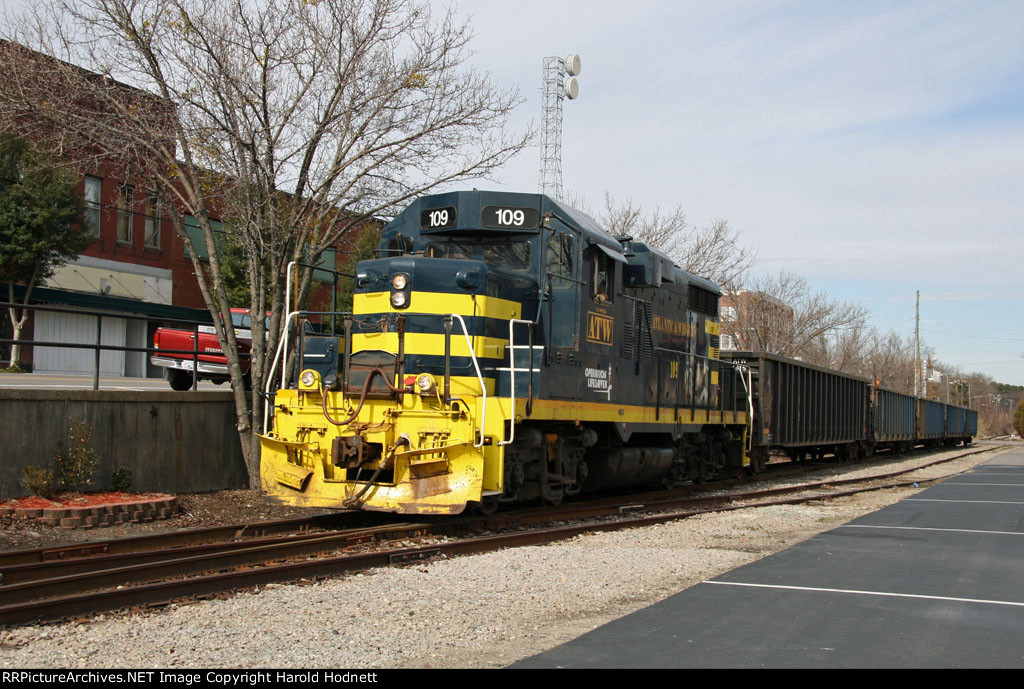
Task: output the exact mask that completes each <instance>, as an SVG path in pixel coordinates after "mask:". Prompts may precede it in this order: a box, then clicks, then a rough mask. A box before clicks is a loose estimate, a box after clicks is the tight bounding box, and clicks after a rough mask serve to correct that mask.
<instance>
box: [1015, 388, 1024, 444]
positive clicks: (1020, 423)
mask: <svg viewBox="0 0 1024 689" xmlns="http://www.w3.org/2000/svg"><path fill="white" fill-rule="evenodd" d="M1013 427H1014V428H1016V429H1017V435H1019V436H1020V437H1021V438H1024V397H1021V398H1020V402H1018V403H1017V411H1015V412H1014V413H1013Z"/></svg>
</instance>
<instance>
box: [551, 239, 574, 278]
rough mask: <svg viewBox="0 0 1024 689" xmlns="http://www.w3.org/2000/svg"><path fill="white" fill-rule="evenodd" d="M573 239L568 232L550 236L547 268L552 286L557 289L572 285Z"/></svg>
mask: <svg viewBox="0 0 1024 689" xmlns="http://www.w3.org/2000/svg"><path fill="white" fill-rule="evenodd" d="M573 256H574V246H573V239H572V237H571V236H569V235H567V234H558V235H552V236H550V237H548V250H547V259H546V261H545V268H546V270H547V272H548V274H549V276H550V279H551V286H552V287H553V288H555V289H565V288H566V287H572V285H573V282H572V275H573V270H572V268H573V265H572V263H573Z"/></svg>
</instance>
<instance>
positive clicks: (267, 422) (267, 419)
mask: <svg viewBox="0 0 1024 689" xmlns="http://www.w3.org/2000/svg"><path fill="white" fill-rule="evenodd" d="M298 315H299V312H298V311H292V312H291V313H289V314H288V315H287V316H285V319H284V331H285V335H286V336H287V333H288V329H289V327H288V326H289V322H290V321H291V320H292V319H293V318H295V317H296V316H298ZM287 344H288V340H287V337H282V338H281V340H280V342H278V343H277V351H276V352H275V353H274V361H273V363H271V364H270V371H269V372H267V375H266V377H265V379H266V381H267V382H266V384H265V386H264V388H263V393H264V394H263V426H264V429H263V432H264V433H268V432H270V431H271V430H272V429H273V427H274V417H273V416H270V415H269V408H268V407H269V405H270V385H271V383H273V382H274V371H276V370H277V363H278V362H279V361H280V360H281V353H282V352H284V351H285V346H286V345H287ZM281 371H282V375H281V386H282V388H283V386H284V367H283V366H282V367H281ZM282 388H278V389H282Z"/></svg>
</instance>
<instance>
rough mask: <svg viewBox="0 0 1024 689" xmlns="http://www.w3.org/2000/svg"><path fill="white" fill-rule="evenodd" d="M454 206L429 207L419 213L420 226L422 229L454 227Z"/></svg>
mask: <svg viewBox="0 0 1024 689" xmlns="http://www.w3.org/2000/svg"><path fill="white" fill-rule="evenodd" d="M455 217H456V216H455V206H445V207H444V208H431V209H429V210H425V211H423V212H422V213H420V227H421V228H423V229H424V230H447V229H449V228H451V227H455Z"/></svg>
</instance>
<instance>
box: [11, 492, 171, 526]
mask: <svg viewBox="0 0 1024 689" xmlns="http://www.w3.org/2000/svg"><path fill="white" fill-rule="evenodd" d="M180 510H181V508H180V507H179V505H178V498H177V497H175V496H173V495H166V496H163V497H158V498H147V499H144V500H133V501H131V502H112V503H107V504H104V505H89V506H84V507H3V508H0V516H7V515H15V516H19V517H32V518H34V519H37V520H39V522H40V523H41V524H45V525H47V526H55V527H57V528H58V529H92V528H94V527H100V526H113V525H115V524H138V523H139V522H151V521H153V520H154V519H167V518H168V517H170V516H171V515H174V514H177V513H178V512H179V511H180Z"/></svg>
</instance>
